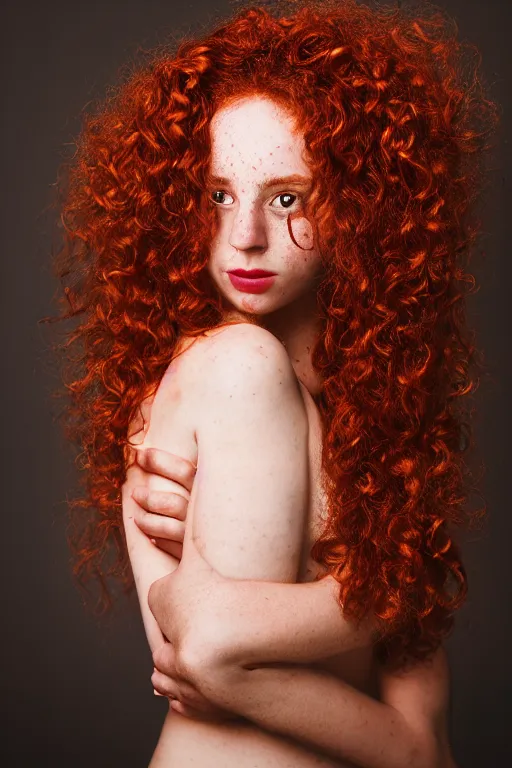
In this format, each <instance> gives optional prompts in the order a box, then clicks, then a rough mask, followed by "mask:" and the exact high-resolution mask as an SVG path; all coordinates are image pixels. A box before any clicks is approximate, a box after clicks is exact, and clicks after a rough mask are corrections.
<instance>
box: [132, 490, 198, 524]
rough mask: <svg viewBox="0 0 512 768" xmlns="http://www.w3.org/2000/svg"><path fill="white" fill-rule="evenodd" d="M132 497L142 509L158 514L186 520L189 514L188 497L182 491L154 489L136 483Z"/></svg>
mask: <svg viewBox="0 0 512 768" xmlns="http://www.w3.org/2000/svg"><path fill="white" fill-rule="evenodd" d="M132 499H134V500H135V501H136V502H137V504H138V505H139V507H142V509H145V510H146V511H148V512H153V513H155V514H157V515H166V516H167V517H175V518H176V519H177V520H185V518H186V516H187V507H188V499H186V498H185V497H184V496H182V495H181V493H173V492H172V491H152V490H150V489H149V488H147V487H146V486H143V485H136V486H135V488H133V489H132Z"/></svg>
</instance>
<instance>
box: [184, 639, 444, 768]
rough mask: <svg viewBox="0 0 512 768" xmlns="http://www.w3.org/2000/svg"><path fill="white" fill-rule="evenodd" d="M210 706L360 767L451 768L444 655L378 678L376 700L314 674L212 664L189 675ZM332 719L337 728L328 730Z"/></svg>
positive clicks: (297, 669)
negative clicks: (379, 688)
mask: <svg viewBox="0 0 512 768" xmlns="http://www.w3.org/2000/svg"><path fill="white" fill-rule="evenodd" d="M193 678H194V682H195V684H197V685H198V687H199V690H200V691H201V693H202V694H203V695H204V696H206V697H207V698H208V699H209V700H210V701H212V702H214V703H215V704H217V706H221V707H224V708H225V709H227V710H230V711H233V712H236V713H237V714H239V715H242V716H243V717H246V718H247V719H249V720H250V721H251V722H253V723H255V724H257V725H259V726H260V727H262V728H265V729H266V730H268V731H273V732H276V733H279V734H284V735H287V736H290V737H292V738H294V739H297V740H299V741H301V742H303V743H305V744H307V745H309V746H311V747H313V748H315V749H321V750H322V752H324V753H326V754H328V755H331V756H333V757H334V758H337V759H344V760H350V761H351V762H353V763H354V764H355V765H359V766H366V768H372V767H373V766H374V767H375V768H450V766H453V762H452V758H451V755H450V749H449V745H448V738H447V727H446V711H447V691H448V685H447V680H448V675H447V667H446V660H445V656H444V651H442V650H440V651H438V652H437V654H436V655H435V657H434V658H433V659H432V662H431V663H430V664H427V663H421V664H417V665H415V666H414V667H413V668H411V669H409V670H408V671H406V672H404V671H402V672H395V673H390V672H382V684H383V685H382V687H383V689H384V690H383V691H382V696H383V701H376V700H374V699H372V698H371V697H369V696H367V695H366V694H364V693H361V692H360V691H357V690H356V689H355V688H353V687H351V686H350V685H348V684H346V683H345V682H343V681H342V680H340V679H338V678H335V677H333V676H332V675H330V674H327V673H325V672H322V671H320V670H312V669H308V668H302V667H297V666H292V665H291V666H290V667H286V666H284V665H282V666H280V667H273V668H272V667H270V668H255V669H251V670H248V669H244V668H243V667H237V666H234V665H227V666H224V667H223V666H222V665H218V664H216V663H215V662H214V663H213V664H209V665H208V666H207V667H204V668H203V669H201V667H199V669H198V668H196V669H195V671H194V672H193ZM333 721H336V728H333V727H332V723H333Z"/></svg>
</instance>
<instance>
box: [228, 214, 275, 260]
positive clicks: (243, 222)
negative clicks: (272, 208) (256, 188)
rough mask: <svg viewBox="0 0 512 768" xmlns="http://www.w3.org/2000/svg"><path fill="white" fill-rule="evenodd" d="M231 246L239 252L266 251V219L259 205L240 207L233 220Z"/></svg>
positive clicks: (230, 236) (230, 237)
mask: <svg viewBox="0 0 512 768" xmlns="http://www.w3.org/2000/svg"><path fill="white" fill-rule="evenodd" d="M229 244H230V245H231V246H232V247H233V248H235V249H236V250H237V251H247V250H251V249H256V250H264V249H265V248H266V247H267V244H268V241H267V229H266V223H265V217H264V215H263V212H262V211H261V210H260V209H259V207H258V206H257V205H251V206H240V207H239V209H238V211H237V212H236V214H235V216H234V218H233V223H232V226H231V231H230V235H229Z"/></svg>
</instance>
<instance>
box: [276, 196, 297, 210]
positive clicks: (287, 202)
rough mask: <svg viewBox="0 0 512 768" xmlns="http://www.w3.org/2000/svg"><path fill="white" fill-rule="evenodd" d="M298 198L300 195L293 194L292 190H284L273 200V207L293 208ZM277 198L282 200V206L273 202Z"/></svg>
mask: <svg viewBox="0 0 512 768" xmlns="http://www.w3.org/2000/svg"><path fill="white" fill-rule="evenodd" d="M297 199H298V196H297V195H293V194H291V192H282V193H281V194H280V195H278V196H277V197H275V198H274V199H273V200H272V208H276V207H277V208H279V207H282V208H291V206H292V205H293V204H294V202H295V201H296V200H297ZM276 200H280V201H281V205H280V206H274V205H273V203H274V202H275V201H276Z"/></svg>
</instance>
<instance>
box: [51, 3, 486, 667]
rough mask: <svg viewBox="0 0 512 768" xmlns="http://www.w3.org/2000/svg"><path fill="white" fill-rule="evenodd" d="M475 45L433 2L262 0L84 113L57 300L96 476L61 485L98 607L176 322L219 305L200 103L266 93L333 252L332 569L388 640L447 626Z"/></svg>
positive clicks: (475, 164) (469, 353)
mask: <svg viewBox="0 0 512 768" xmlns="http://www.w3.org/2000/svg"><path fill="white" fill-rule="evenodd" d="M282 14H285V15H282ZM468 52H470V53H472V54H474V52H475V51H474V48H473V47H472V46H468V44H463V43H461V42H460V41H459V40H458V37H457V29H456V26H455V23H454V22H453V21H452V20H451V19H449V18H447V17H446V16H445V14H444V13H443V12H442V11H441V10H440V9H438V8H436V7H435V6H430V4H427V3H423V4H421V7H420V9H419V11H418V12H416V13H414V14H411V13H410V12H407V11H406V10H405V9H399V8H389V7H387V8H386V7H382V6H379V7H378V8H377V9H376V10H373V9H370V8H369V7H367V6H363V5H358V4H357V3H356V2H354V0H333V1H332V2H331V1H330V0H324V1H323V2H313V0H307V1H304V0H300V2H285V1H284V0H283V2H278V3H277V4H276V9H275V10H274V9H273V8H272V6H271V4H269V3H265V4H262V5H260V6H258V7H247V8H241V9H239V10H238V11H237V12H236V13H234V14H233V15H232V16H231V18H230V19H229V20H227V21H225V22H222V23H219V24H218V25H217V27H216V28H215V29H214V30H213V31H211V32H210V33H207V34H204V35H203V36H202V38H201V39H194V40H190V39H186V40H184V41H183V42H182V43H181V44H180V45H179V47H178V49H177V51H175V52H172V51H171V50H168V49H165V48H164V49H158V50H157V51H155V52H152V53H151V56H150V60H149V63H147V64H146V65H144V66H142V67H140V68H138V69H137V68H136V69H135V70H134V71H132V72H130V73H129V75H128V77H127V78H125V82H122V83H120V84H119V85H118V87H117V88H116V89H113V90H112V91H111V92H110V93H109V95H108V97H107V98H106V99H105V100H104V101H103V102H102V103H101V104H100V105H99V106H98V107H97V109H96V110H95V112H94V114H91V115H88V116H86V118H85V120H84V125H83V128H82V130H81V133H80V136H79V138H78V141H77V152H76V154H75V157H74V158H73V160H72V162H71V163H70V164H69V168H68V169H67V171H68V172H67V173H66V175H65V184H64V185H63V186H62V185H61V186H62V189H63V201H62V207H61V211H62V214H61V220H62V224H63V227H64V236H63V245H62V248H61V249H60V251H59V253H58V254H57V255H56V258H55V269H56V272H57V274H58V276H59V277H60V279H61V282H62V286H63V291H64V297H63V298H61V300H60V301H61V306H62V312H61V315H60V316H59V317H58V318H46V319H45V320H47V321H48V320H50V319H53V320H55V319H71V318H76V319H77V320H78V321H79V322H78V323H77V324H76V326H75V327H74V329H73V330H71V331H69V332H67V336H66V340H65V342H64V343H63V344H61V345H59V346H58V347H57V348H58V350H59V351H60V353H61V354H62V355H63V357H64V359H65V360H66V361H67V363H69V366H70V367H65V368H64V378H65V379H66V378H67V381H66V384H65V387H66V390H67V395H68V399H69V404H68V406H67V409H66V412H65V417H66V418H65V429H66V433H67V435H68V437H69V438H70V439H72V440H73V441H75V442H76V443H77V444H78V445H79V446H80V447H81V456H80V459H81V467H82V469H83V470H85V472H84V475H83V477H84V479H85V484H86V492H85V496H83V497H81V498H78V499H74V500H72V501H71V502H70V511H71V521H72V523H73V525H72V527H71V528H70V530H71V531H72V532H71V534H70V544H71V546H72V548H73V551H74V554H75V558H76V563H75V569H74V573H75V575H76V576H77V578H78V581H79V583H80V584H81V585H83V586H84V585H85V583H86V582H87V581H89V577H91V576H93V575H95V576H96V577H97V578H98V579H99V581H100V583H101V585H102V589H103V592H102V598H103V602H102V606H103V607H105V606H106V605H107V604H108V601H109V599H110V597H109V589H108V587H107V583H106V577H107V576H112V577H117V578H118V579H120V580H121V582H122V583H123V584H124V585H125V587H127V588H131V587H132V586H133V577H132V574H131V570H130V568H129V561H128V558H127V552H126V547H125V541H124V534H123V527H122V516H121V501H120V495H121V494H120V490H121V486H122V484H123V482H124V479H125V461H124V455H125V454H124V451H125V447H126V444H127V441H128V435H127V431H128V425H129V424H130V423H131V422H132V419H133V418H134V417H135V415H136V413H137V410H138V409H139V408H140V406H141V402H142V400H143V399H144V398H145V397H146V396H148V395H149V394H151V393H152V392H154V391H155V390H156V388H157V386H158V384H159V382H160V380H161V378H162V375H163V373H164V371H165V369H166V367H167V366H168V364H169V361H170V359H171V357H172V355H173V351H174V350H175V347H176V344H177V341H178V339H179V337H180V336H181V335H182V334H189V335H198V334H200V333H202V332H204V330H205V329H208V328H211V327H214V326H216V325H218V324H220V323H221V322H222V306H221V301H220V297H219V296H218V295H217V293H216V290H215V289H214V287H213V286H212V284H211V281H210V280H209V278H208V275H207V264H208V258H209V252H208V243H209V242H210V241H211V236H212V232H213V227H214V226H215V223H214V219H213V217H212V212H211V207H209V206H208V204H207V203H206V202H205V195H204V189H205V183H206V173H207V170H208V163H209V154H210V136H209V124H210V121H211V118H212V116H213V114H214V112H215V110H216V109H217V108H218V107H219V106H221V105H224V104H226V103H227V102H229V101H231V100H233V99H237V98H239V97H241V96H245V95H251V94H261V95H267V96H269V97H270V98H272V99H274V100H275V101H276V102H278V103H279V104H281V105H283V106H285V107H286V108H287V109H288V110H289V112H290V113H291V114H292V115H293V116H294V117H295V118H296V124H297V126H300V129H301V130H302V131H303V134H304V138H305V144H306V147H307V151H308V155H309V160H310V165H311V170H312V174H313V179H314V183H313V187H312V190H311V193H310V195H309V198H308V200H307V202H306V215H307V216H308V217H309V218H310V220H311V221H312V223H314V227H315V231H316V235H317V238H318V245H319V250H320V252H321V253H322V254H324V261H325V278H324V280H323V282H322V284H321V286H320V289H319V296H318V298H319V304H320V308H321V310H322V315H323V332H322V334H321V336H320V338H319V340H318V343H317V345H316V347H315V349H314V354H313V362H314V365H315V367H316V369H317V370H318V371H319V372H321V374H322V377H323V380H324V385H323V389H322V392H321V395H320V397H319V399H318V403H319V408H320V410H321V414H322V417H323V421H324V427H325V430H324V431H325V434H324V446H323V464H324V468H325V470H326V474H327V477H328V482H327V487H326V492H327V497H328V502H329V519H328V522H327V525H326V527H325V530H324V531H323V533H322V535H321V536H320V538H319V540H318V541H317V542H316V543H315V545H314V547H313V550H312V555H313V557H314V558H315V560H316V561H318V562H319V563H321V564H322V565H324V566H325V567H327V569H328V570H329V572H330V573H331V574H332V575H333V576H335V577H336V579H337V580H338V581H339V584H340V592H339V599H340V603H341V604H342V605H343V609H344V612H345V615H346V616H347V617H352V618H353V619H354V620H359V619H361V618H362V617H364V616H365V615H366V614H367V613H368V612H369V611H374V612H375V614H376V615H377V616H378V617H380V619H381V621H382V627H383V633H382V637H381V639H380V641H379V644H378V647H379V649H380V651H381V657H382V659H383V660H387V661H388V662H389V663H391V662H392V661H393V660H397V659H399V658H402V659H403V658H405V657H416V658H423V657H424V656H426V655H427V654H428V653H430V652H431V651H432V650H434V649H435V648H436V647H437V646H438V645H439V643H440V642H441V641H442V639H443V637H444V636H446V634H447V633H448V631H449V630H450V628H451V625H452V621H453V613H454V611H455V609H456V608H458V606H459V605H460V604H461V602H462V600H463V599H464V596H465V593H466V587H467V585H466V574H465V571H464V568H463V565H462V563H461V559H460V555H459V551H458V548H457V546H456V544H455V543H454V541H453V540H452V534H451V532H450V527H451V525H452V524H453V523H457V524H460V523H462V522H463V521H465V520H466V521H467V518H468V516H469V512H468V511H467V510H465V504H466V501H467V498H468V492H469V490H470V486H469V482H468V478H469V476H470V475H469V471H468V469H467V467H466V465H465V462H464V460H463V453H464V451H465V450H466V449H467V447H468V445H469V443H470V440H469V436H470V434H471V432H470V423H469V419H468V417H467V414H466V413H465V411H464V409H463V407H462V405H461V400H462V398H464V397H465V396H466V395H468V394H469V393H470V392H471V391H472V390H473V389H474V388H475V378H474V377H473V375H472V373H471V371H472V369H473V368H475V367H476V366H477V364H479V362H478V355H477V350H476V348H475V346H474V343H473V335H472V334H471V333H470V332H469V330H468V328H467V324H466V320H465V301H464V299H465V294H466V293H468V292H469V291H470V290H471V286H473V285H474V278H473V276H472V275H470V274H468V273H466V272H465V271H464V262H465V260H466V259H467V256H468V254H469V251H470V247H471V246H472V244H473V242H474V240H475V237H476V235H477V232H478V229H479V222H478V221H477V220H476V218H475V212H474V208H475V206H474V205H473V203H474V202H475V200H476V199H477V191H478V190H479V189H481V188H482V181H483V178H484V176H483V165H482V157H483V152H482V150H483V149H485V148H487V146H488V145H486V144H485V141H486V139H487V137H488V136H489V135H490V134H491V131H492V130H493V129H494V127H495V124H496V123H497V107H496V105H495V104H494V103H493V102H492V101H490V100H489V99H488V98H486V97H485V94H484V90H483V88H482V84H481V77H479V75H478V66H479V61H478V57H476V60H475V57H474V55H473V56H469V57H468V56H467V55H466V54H467V53H468ZM468 286H469V288H468ZM478 512H481V510H479V511H478ZM109 544H115V545H116V546H115V550H114V551H115V552H116V558H115V561H114V562H113V563H110V565H107V560H108V553H109V552H112V548H111V547H110V546H109Z"/></svg>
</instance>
